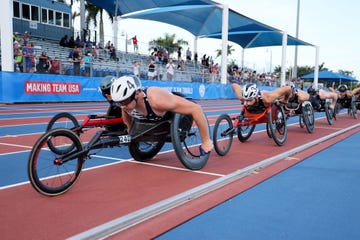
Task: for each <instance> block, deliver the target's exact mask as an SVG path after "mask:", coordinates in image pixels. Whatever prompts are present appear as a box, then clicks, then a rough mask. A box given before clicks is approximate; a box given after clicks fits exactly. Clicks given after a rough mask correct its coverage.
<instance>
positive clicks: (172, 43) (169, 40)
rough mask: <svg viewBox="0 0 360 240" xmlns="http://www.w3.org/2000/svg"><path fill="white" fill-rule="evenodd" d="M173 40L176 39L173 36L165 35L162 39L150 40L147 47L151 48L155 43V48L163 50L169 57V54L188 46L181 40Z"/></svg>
mask: <svg viewBox="0 0 360 240" xmlns="http://www.w3.org/2000/svg"><path fill="white" fill-rule="evenodd" d="M175 38H176V35H175V34H169V33H165V34H164V38H161V37H159V38H158V39H154V40H151V41H150V42H149V45H150V46H151V45H154V43H155V44H156V46H158V47H159V48H165V49H166V50H167V51H168V52H169V55H170V54H171V53H174V52H176V51H177V50H178V49H179V48H180V47H182V46H184V45H185V46H187V45H189V43H188V42H187V41H186V40H183V39H177V40H175Z"/></svg>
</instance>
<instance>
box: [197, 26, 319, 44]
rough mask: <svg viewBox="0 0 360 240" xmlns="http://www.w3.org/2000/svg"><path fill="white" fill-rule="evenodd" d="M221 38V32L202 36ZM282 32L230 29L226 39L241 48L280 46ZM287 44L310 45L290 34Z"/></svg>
mask: <svg viewBox="0 0 360 240" xmlns="http://www.w3.org/2000/svg"><path fill="white" fill-rule="evenodd" d="M202 37H207V38H218V39H221V33H215V34H209V35H207V36H202ZM282 38H283V34H282V33H281V32H280V31H230V30H229V34H228V40H229V41H231V42H234V43H237V44H239V45H240V46H241V47H242V48H255V47H267V46H281V45H282ZM287 45H288V46H290V45H302V46H312V45H311V44H310V43H307V42H304V41H301V40H299V39H297V38H294V37H292V36H289V35H288V36H287Z"/></svg>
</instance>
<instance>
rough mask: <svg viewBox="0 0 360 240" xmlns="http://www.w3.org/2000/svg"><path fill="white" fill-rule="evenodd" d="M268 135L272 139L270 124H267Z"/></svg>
mask: <svg viewBox="0 0 360 240" xmlns="http://www.w3.org/2000/svg"><path fill="white" fill-rule="evenodd" d="M266 133H267V135H268V137H269V138H272V135H271V129H270V124H269V123H268V122H267V123H266Z"/></svg>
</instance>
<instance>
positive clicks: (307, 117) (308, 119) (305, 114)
mask: <svg viewBox="0 0 360 240" xmlns="http://www.w3.org/2000/svg"><path fill="white" fill-rule="evenodd" d="M301 112H302V118H303V120H304V123H305V126H306V129H307V131H308V133H312V132H313V131H314V128H315V116H314V109H313V107H312V105H311V103H310V102H308V101H305V102H304V103H303V104H302V106H301Z"/></svg>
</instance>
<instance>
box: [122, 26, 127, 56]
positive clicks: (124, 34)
mask: <svg viewBox="0 0 360 240" xmlns="http://www.w3.org/2000/svg"><path fill="white" fill-rule="evenodd" d="M121 36H125V52H126V53H128V34H127V32H124V31H123V32H122V34H121Z"/></svg>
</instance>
